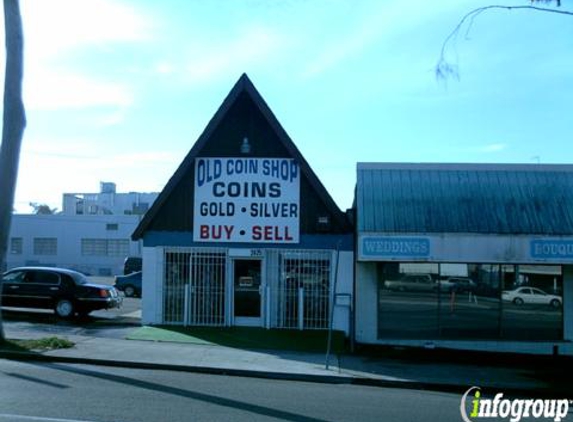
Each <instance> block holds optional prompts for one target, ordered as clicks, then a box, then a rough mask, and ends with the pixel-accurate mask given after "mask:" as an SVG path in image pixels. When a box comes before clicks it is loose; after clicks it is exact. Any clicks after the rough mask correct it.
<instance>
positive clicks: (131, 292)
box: [123, 286, 135, 297]
mask: <svg viewBox="0 0 573 422" xmlns="http://www.w3.org/2000/svg"><path fill="white" fill-rule="evenodd" d="M123 292H124V293H125V296H126V297H133V296H135V287H133V286H125V289H124V291H123Z"/></svg>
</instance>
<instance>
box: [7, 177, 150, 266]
mask: <svg viewBox="0 0 573 422" xmlns="http://www.w3.org/2000/svg"><path fill="white" fill-rule="evenodd" d="M156 198H157V193H139V192H129V193H116V188H115V184H114V183H101V191H100V192H99V193H65V194H64V195H63V211H62V212H61V213H58V214H54V215H45V214H14V215H13V216H12V225H11V228H10V239H9V245H8V251H7V255H6V266H7V268H8V269H10V268H14V267H18V266H24V265H41V266H58V267H65V268H71V269H75V270H78V271H82V272H84V273H87V274H91V275H101V276H107V275H114V274H120V273H122V271H123V262H124V260H125V258H126V257H127V256H141V242H140V241H138V242H133V241H132V240H131V234H132V233H133V231H134V230H135V228H136V227H137V225H138V224H139V222H140V220H141V218H142V216H143V214H144V213H145V211H147V209H148V208H149V207H150V206H151V204H152V203H153V201H154V200H155V199H156Z"/></svg>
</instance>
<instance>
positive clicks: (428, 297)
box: [378, 263, 439, 339]
mask: <svg viewBox="0 0 573 422" xmlns="http://www.w3.org/2000/svg"><path fill="white" fill-rule="evenodd" d="M378 270H379V274H381V278H382V283H381V286H380V287H381V288H380V290H379V296H378V304H379V305H378V308H379V310H380V312H379V314H378V329H379V335H380V337H385V338H396V339H398V338H434V337H436V336H437V334H438V290H437V287H438V284H437V283H436V279H437V276H438V273H439V266H438V264H413V263H396V264H384V265H381V266H380V267H379V268H378Z"/></svg>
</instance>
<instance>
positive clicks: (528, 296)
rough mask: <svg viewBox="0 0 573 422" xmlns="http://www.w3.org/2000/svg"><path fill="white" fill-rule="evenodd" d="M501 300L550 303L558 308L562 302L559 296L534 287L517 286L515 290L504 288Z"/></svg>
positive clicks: (535, 303) (534, 303)
mask: <svg viewBox="0 0 573 422" xmlns="http://www.w3.org/2000/svg"><path fill="white" fill-rule="evenodd" d="M501 298H502V300H504V301H506V302H511V303H513V304H515V305H523V304H529V305H550V306H552V307H553V308H559V307H560V306H561V304H562V300H561V296H556V295H550V294H549V293H545V292H544V291H543V290H541V289H538V288H536V287H518V288H517V289H515V290H504V291H503V292H502V293H501Z"/></svg>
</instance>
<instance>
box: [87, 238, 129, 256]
mask: <svg viewBox="0 0 573 422" xmlns="http://www.w3.org/2000/svg"><path fill="white" fill-rule="evenodd" d="M82 255H84V256H127V255H129V239H82Z"/></svg>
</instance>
